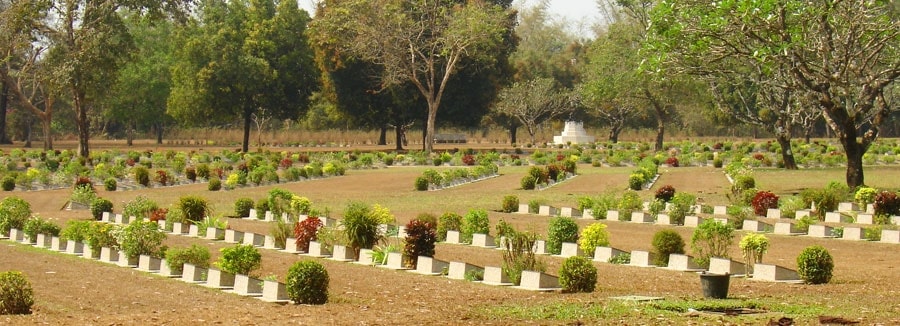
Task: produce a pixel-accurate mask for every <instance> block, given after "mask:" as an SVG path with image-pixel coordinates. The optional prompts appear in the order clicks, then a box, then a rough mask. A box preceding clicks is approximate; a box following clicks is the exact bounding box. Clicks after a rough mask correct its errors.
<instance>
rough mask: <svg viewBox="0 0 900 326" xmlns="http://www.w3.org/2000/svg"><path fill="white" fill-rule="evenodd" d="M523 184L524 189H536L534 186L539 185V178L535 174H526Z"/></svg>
mask: <svg viewBox="0 0 900 326" xmlns="http://www.w3.org/2000/svg"><path fill="white" fill-rule="evenodd" d="M521 185H522V189H523V190H534V187H535V186H537V179H535V177H534V176H533V175H530V174H526V175H525V176H524V177H522V181H521Z"/></svg>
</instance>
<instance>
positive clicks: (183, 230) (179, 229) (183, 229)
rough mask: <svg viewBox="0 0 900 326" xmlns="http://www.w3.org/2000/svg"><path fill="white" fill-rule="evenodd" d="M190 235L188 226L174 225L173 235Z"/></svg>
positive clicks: (175, 223)
mask: <svg viewBox="0 0 900 326" xmlns="http://www.w3.org/2000/svg"><path fill="white" fill-rule="evenodd" d="M187 233H188V226H187V225H185V224H183V223H181V222H174V223H172V234H175V235H182V234H187Z"/></svg>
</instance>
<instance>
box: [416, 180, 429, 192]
mask: <svg viewBox="0 0 900 326" xmlns="http://www.w3.org/2000/svg"><path fill="white" fill-rule="evenodd" d="M415 188H416V190H417V191H425V190H428V179H426V178H425V177H418V178H416V184H415Z"/></svg>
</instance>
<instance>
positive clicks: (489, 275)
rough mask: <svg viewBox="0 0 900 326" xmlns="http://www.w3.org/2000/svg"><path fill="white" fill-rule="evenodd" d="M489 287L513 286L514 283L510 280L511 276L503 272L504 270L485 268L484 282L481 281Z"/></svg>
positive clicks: (492, 267) (493, 267)
mask: <svg viewBox="0 0 900 326" xmlns="http://www.w3.org/2000/svg"><path fill="white" fill-rule="evenodd" d="M481 282H482V283H484V284H487V285H496V286H511V285H513V283H512V282H511V281H510V280H509V276H507V275H506V273H504V272H503V269H502V268H500V267H495V266H485V267H484V280H483V281H481Z"/></svg>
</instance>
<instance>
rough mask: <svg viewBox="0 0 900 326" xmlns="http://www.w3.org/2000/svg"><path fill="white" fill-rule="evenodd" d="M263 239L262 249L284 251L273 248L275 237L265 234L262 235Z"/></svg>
mask: <svg viewBox="0 0 900 326" xmlns="http://www.w3.org/2000/svg"><path fill="white" fill-rule="evenodd" d="M263 238H264V239H265V240H263V249H270V250H279V249H284V248H275V237H273V236H271V235H268V234H267V235H264V236H263Z"/></svg>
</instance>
